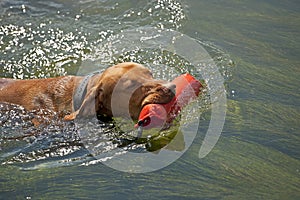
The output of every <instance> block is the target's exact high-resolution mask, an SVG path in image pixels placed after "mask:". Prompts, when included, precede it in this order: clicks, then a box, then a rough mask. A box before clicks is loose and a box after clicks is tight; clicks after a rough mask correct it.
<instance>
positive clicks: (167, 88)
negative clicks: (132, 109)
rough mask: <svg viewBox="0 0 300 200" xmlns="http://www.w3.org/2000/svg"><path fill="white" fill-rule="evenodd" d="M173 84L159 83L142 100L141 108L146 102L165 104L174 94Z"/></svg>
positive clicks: (174, 86)
mask: <svg viewBox="0 0 300 200" xmlns="http://www.w3.org/2000/svg"><path fill="white" fill-rule="evenodd" d="M175 89H176V85H175V84H171V83H170V84H165V85H161V86H159V87H157V88H155V89H154V90H151V91H150V92H149V93H148V94H147V96H146V97H145V98H144V100H143V101H142V105H141V108H143V107H144V106H145V105H148V104H166V103H169V102H170V101H171V100H172V99H173V98H174V96H175Z"/></svg>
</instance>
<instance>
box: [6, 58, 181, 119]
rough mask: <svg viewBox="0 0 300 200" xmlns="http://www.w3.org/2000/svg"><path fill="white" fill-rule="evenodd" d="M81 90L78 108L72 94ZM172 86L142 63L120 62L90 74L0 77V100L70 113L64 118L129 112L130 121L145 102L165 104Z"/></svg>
mask: <svg viewBox="0 0 300 200" xmlns="http://www.w3.org/2000/svg"><path fill="white" fill-rule="evenodd" d="M84 81H86V82H87V84H86V86H85V88H84V89H85V91H86V92H85V93H82V94H83V97H82V102H81V101H80V104H79V106H78V108H74V106H75V105H74V101H73V97H74V95H75V93H76V92H77V91H78V90H82V88H80V87H82V85H84V84H82V82H84ZM174 91H175V85H174V84H171V83H169V82H166V81H162V80H156V79H154V78H153V76H152V74H151V72H150V71H149V70H148V69H147V68H145V67H144V66H142V65H140V64H136V63H131V62H130V63H121V64H118V65H115V66H112V67H109V68H108V69H106V70H105V71H104V72H103V73H101V74H100V73H99V74H95V75H93V76H90V77H89V78H88V79H87V78H85V77H80V76H63V77H57V78H47V79H32V80H13V79H0V102H7V103H13V104H18V105H21V106H23V107H24V108H25V109H26V110H35V109H50V110H53V111H55V112H60V111H67V112H69V113H71V114H70V115H66V116H65V117H64V119H66V120H73V119H75V118H76V117H79V116H92V115H95V114H100V115H106V116H110V117H112V116H115V115H117V116H123V115H125V116H126V115H130V117H131V118H132V119H134V120H136V119H138V115H139V113H140V111H141V109H142V107H143V106H144V105H146V104H150V103H157V104H164V103H168V102H169V101H171V100H172V98H173V97H174Z"/></svg>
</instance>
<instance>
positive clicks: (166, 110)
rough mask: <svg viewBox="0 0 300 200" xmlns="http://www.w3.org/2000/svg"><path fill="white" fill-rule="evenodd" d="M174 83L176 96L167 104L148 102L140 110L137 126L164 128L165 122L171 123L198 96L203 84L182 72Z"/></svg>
mask: <svg viewBox="0 0 300 200" xmlns="http://www.w3.org/2000/svg"><path fill="white" fill-rule="evenodd" d="M172 83H174V84H175V85H176V94H175V97H174V98H173V99H172V100H171V101H170V102H169V103H167V104H148V105H145V106H144V107H143V109H142V111H141V112H140V115H139V120H138V123H137V124H136V125H135V128H139V129H140V131H139V132H140V133H141V132H142V131H141V130H142V129H150V128H162V127H163V125H164V124H166V123H171V122H172V120H173V119H175V117H176V116H177V115H178V113H179V112H180V110H181V109H182V108H183V107H184V106H185V105H187V104H188V103H189V102H190V101H191V100H193V99H195V98H197V96H198V95H199V93H200V90H201V88H202V87H203V86H202V84H201V83H200V82H199V81H198V80H196V79H195V78H194V77H193V76H192V75H190V74H182V75H180V76H178V77H177V78H175V79H174V80H173V81H172Z"/></svg>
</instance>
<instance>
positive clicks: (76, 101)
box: [73, 70, 103, 111]
mask: <svg viewBox="0 0 300 200" xmlns="http://www.w3.org/2000/svg"><path fill="white" fill-rule="evenodd" d="M102 71H103V70H102ZM102 71H96V72H93V73H91V74H89V75H87V76H85V77H84V79H83V80H82V81H81V82H80V84H79V86H78V87H77V88H76V90H75V92H74V95H73V107H74V110H75V111H76V110H78V109H79V108H80V106H81V104H82V102H83V100H84V97H85V95H86V91H87V85H88V82H89V80H90V79H91V78H92V77H93V76H94V75H96V74H100V73H102Z"/></svg>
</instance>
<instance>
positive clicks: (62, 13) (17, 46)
mask: <svg viewBox="0 0 300 200" xmlns="http://www.w3.org/2000/svg"><path fill="white" fill-rule="evenodd" d="M0 5H1V6H0V7H1V8H0V9H1V12H0V13H1V19H0V51H1V56H0V65H1V70H0V73H1V74H0V75H1V77H13V78H23V79H24V78H45V77H53V76H59V75H65V74H86V73H89V72H91V71H94V70H96V69H99V68H100V69H104V68H105V67H106V66H108V65H111V64H112V63H115V62H118V61H128V60H132V61H136V62H140V63H144V64H145V65H147V66H149V67H151V69H152V70H153V72H154V75H155V76H156V77H163V78H165V79H169V80H170V79H172V78H174V77H175V76H177V75H178V74H180V73H181V72H182V71H188V72H190V73H192V74H193V75H195V76H197V78H203V77H201V74H198V73H197V70H194V66H191V65H190V63H188V62H186V61H185V60H184V59H182V58H180V57H177V56H176V55H173V54H169V53H168V52H163V55H164V56H161V55H162V52H161V51H160V50H159V49H158V50H155V51H152V50H150V51H149V50H144V49H141V50H139V51H130V52H127V53H125V54H124V55H121V56H120V57H114V56H113V54H112V51H111V48H112V47H114V45H117V43H116V40H114V39H112V38H111V36H114V35H118V34H121V33H122V31H126V30H130V29H134V28H136V27H156V28H158V29H159V30H163V31H164V30H167V29H173V30H176V31H179V32H181V33H184V34H186V35H188V36H190V37H192V38H195V39H196V41H197V42H198V43H199V44H201V45H202V46H203V47H204V48H205V49H206V50H207V51H208V53H209V54H210V55H211V57H212V58H213V59H214V61H215V63H216V65H217V68H218V70H219V72H220V73H221V74H222V76H223V78H224V80H225V84H224V85H225V88H226V91H227V114H226V122H225V125H224V128H223V131H222V134H221V137H220V139H219V141H218V143H217V144H216V146H215V147H214V148H213V150H212V152H210V153H209V154H208V156H206V157H205V158H202V159H199V157H198V152H199V148H200V146H201V144H202V141H203V138H204V137H205V133H206V131H207V129H208V125H209V119H210V116H211V110H210V107H209V105H207V104H206V100H202V101H201V103H202V104H201V105H203V104H204V105H203V108H201V109H199V110H196V112H198V113H199V115H200V119H201V120H200V126H199V131H198V132H197V135H196V138H195V140H194V141H193V144H192V145H191V147H189V148H187V149H186V152H185V153H184V154H183V155H182V156H181V157H180V158H179V159H178V160H177V161H175V162H173V163H172V164H171V165H169V166H167V167H165V168H163V169H161V170H158V171H155V172H151V173H145V174H143V173H142V174H131V173H124V172H119V171H116V170H114V169H111V168H109V167H108V166H106V165H104V164H103V163H102V162H97V159H95V158H93V156H92V155H91V153H90V152H89V151H88V150H87V149H86V148H84V147H83V146H82V143H81V141H80V139H79V138H78V136H77V135H76V134H74V126H73V124H66V123H65V122H63V121H61V120H59V119H57V120H54V121H51V122H52V123H50V124H49V125H45V127H39V128H36V127H34V126H32V124H31V121H30V119H31V118H32V117H33V116H34V115H36V113H35V112H43V114H42V115H41V116H44V117H46V118H47V116H49V115H54V116H56V113H51V111H25V110H23V109H22V108H21V107H18V106H12V105H6V104H4V105H1V107H0V109H1V115H0V117H1V118H0V119H1V128H0V129H1V131H2V133H1V134H2V135H1V137H0V144H1V146H0V148H1V154H0V158H1V160H0V161H1V163H2V164H1V166H0V171H1V178H0V185H1V186H0V188H1V189H0V198H1V199H40V198H44V199H50V198H51V199H53V198H55V199H66V198H67V199H81V198H88V199H124V198H125V199H133V198H135V199H298V198H299V197H300V190H299V185H300V174H299V173H300V172H299V170H300V168H299V166H300V162H299V159H300V154H299V152H300V151H299V142H300V137H299V119H300V116H299V113H300V112H299V94H300V93H299V79H298V76H299V64H300V62H299V58H298V55H299V52H300V50H299V37H298V33H299V19H300V18H299V9H300V7H299V3H298V2H297V1H286V2H284V3H283V2H270V1H251V2H237V1H226V2H214V1H209V2H206V1H192V0H187V1H175V0H161V1H127V0H126V1H106V0H97V1H79V2H75V1H69V0H57V1H53V0H52V1H47V2H45V1H13V2H12V1H6V0H4V1H1V2H0ZM107 41H110V42H107ZM103 44H105V45H107V46H105V45H103ZM108 44H114V45H108ZM149 63H151V64H149ZM178 65H181V66H183V67H182V68H179V69H178V68H176V67H177V66H178ZM83 66H84V67H83ZM166 66H168V68H167V69H168V70H167V71H165V70H162V67H166ZM163 69H164V68H163ZM39 116H40V115H39ZM54 122H55V123H54ZM95 127H96V128H97V130H100V128H101V127H102V128H103V126H102V125H101V124H97V123H96V122H95V123H94V124H92V128H95ZM105 127H107V126H105ZM105 127H104V128H105ZM108 128H111V127H108ZM114 131H115V132H114ZM114 131H112V129H109V131H107V133H108V134H107V135H106V136H107V137H109V136H111V135H110V133H116V132H117V130H114ZM35 133H39V134H38V135H36V134H35ZM114 136H115V134H113V137H114ZM100 139H101V138H100ZM185 139H191V136H188V137H186V138H185ZM108 146H111V145H110V144H109V145H108ZM116 149H118V148H116ZM133 150H134V151H142V152H144V151H146V149H145V146H143V145H142V146H139V145H137V146H134V145H133ZM178 151H179V152H180V150H177V151H174V152H175V153H176V152H178Z"/></svg>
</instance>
